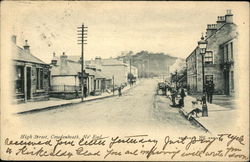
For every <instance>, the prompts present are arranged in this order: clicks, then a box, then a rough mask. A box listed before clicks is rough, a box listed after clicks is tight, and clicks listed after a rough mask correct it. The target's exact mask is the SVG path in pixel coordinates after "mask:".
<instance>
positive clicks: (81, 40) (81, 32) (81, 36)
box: [77, 24, 88, 101]
mask: <svg viewBox="0 0 250 162" xmlns="http://www.w3.org/2000/svg"><path fill="white" fill-rule="evenodd" d="M87 28H88V27H85V26H84V24H82V26H80V27H77V29H78V30H77V35H78V37H77V38H78V43H77V44H80V45H81V47H82V48H81V74H80V78H81V94H82V96H81V98H82V101H83V98H84V96H83V95H84V93H83V91H84V78H83V74H84V73H85V70H84V45H85V44H87V43H86V42H87V40H86V38H87Z"/></svg>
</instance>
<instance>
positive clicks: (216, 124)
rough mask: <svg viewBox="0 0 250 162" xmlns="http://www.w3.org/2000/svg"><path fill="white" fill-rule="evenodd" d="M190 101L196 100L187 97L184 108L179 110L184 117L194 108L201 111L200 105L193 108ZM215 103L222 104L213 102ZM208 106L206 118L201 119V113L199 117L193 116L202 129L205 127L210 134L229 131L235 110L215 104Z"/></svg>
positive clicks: (234, 117) (235, 116) (208, 104)
mask: <svg viewBox="0 0 250 162" xmlns="http://www.w3.org/2000/svg"><path fill="white" fill-rule="evenodd" d="M192 101H196V98H194V97H191V96H187V97H185V106H184V108H182V109H181V111H183V113H184V115H187V114H188V112H190V111H192V110H193V109H194V108H199V109H202V105H201V104H199V105H197V106H196V107H194V106H193V104H192ZM215 103H223V100H222V102H219V101H217V102H215ZM207 106H208V117H202V116H201V113H200V114H199V115H198V116H199V117H195V116H193V117H194V118H195V119H196V120H197V121H198V122H199V123H200V124H201V125H202V126H203V127H205V128H206V129H207V130H208V131H209V132H211V133H220V132H226V131H228V130H230V127H231V123H233V121H234V119H236V118H237V115H235V114H237V113H236V109H234V108H233V107H232V106H231V107H227V108H226V107H222V106H220V105H217V104H210V103H207Z"/></svg>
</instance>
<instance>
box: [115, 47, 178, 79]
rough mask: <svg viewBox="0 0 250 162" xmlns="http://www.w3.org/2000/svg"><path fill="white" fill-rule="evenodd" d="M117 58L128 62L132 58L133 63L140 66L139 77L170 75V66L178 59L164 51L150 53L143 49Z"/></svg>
mask: <svg viewBox="0 0 250 162" xmlns="http://www.w3.org/2000/svg"><path fill="white" fill-rule="evenodd" d="M117 58H118V59H122V60H123V61H124V62H126V63H129V60H130V58H131V65H133V66H135V67H137V68H138V74H139V77H152V76H160V75H162V74H164V75H168V73H169V67H170V66H171V65H173V64H174V63H175V61H176V59H178V58H177V57H173V56H170V55H167V54H164V53H150V52H147V51H141V52H138V53H136V54H132V52H130V53H128V54H126V55H121V56H118V57H117Z"/></svg>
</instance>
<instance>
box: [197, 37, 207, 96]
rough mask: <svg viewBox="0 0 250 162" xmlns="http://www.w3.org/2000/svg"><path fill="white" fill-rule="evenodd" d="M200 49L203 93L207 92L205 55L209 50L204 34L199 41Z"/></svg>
mask: <svg viewBox="0 0 250 162" xmlns="http://www.w3.org/2000/svg"><path fill="white" fill-rule="evenodd" d="M198 47H199V49H200V54H201V63H202V92H203V93H204V92H205V88H204V86H205V77H204V75H205V72H204V55H205V54H206V49H207V41H206V40H204V37H203V34H202V36H201V40H200V41H198Z"/></svg>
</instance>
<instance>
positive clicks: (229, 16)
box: [225, 9, 233, 23]
mask: <svg viewBox="0 0 250 162" xmlns="http://www.w3.org/2000/svg"><path fill="white" fill-rule="evenodd" d="M225 21H226V23H233V14H232V11H231V10H230V9H228V10H227V14H226V15H225Z"/></svg>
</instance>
